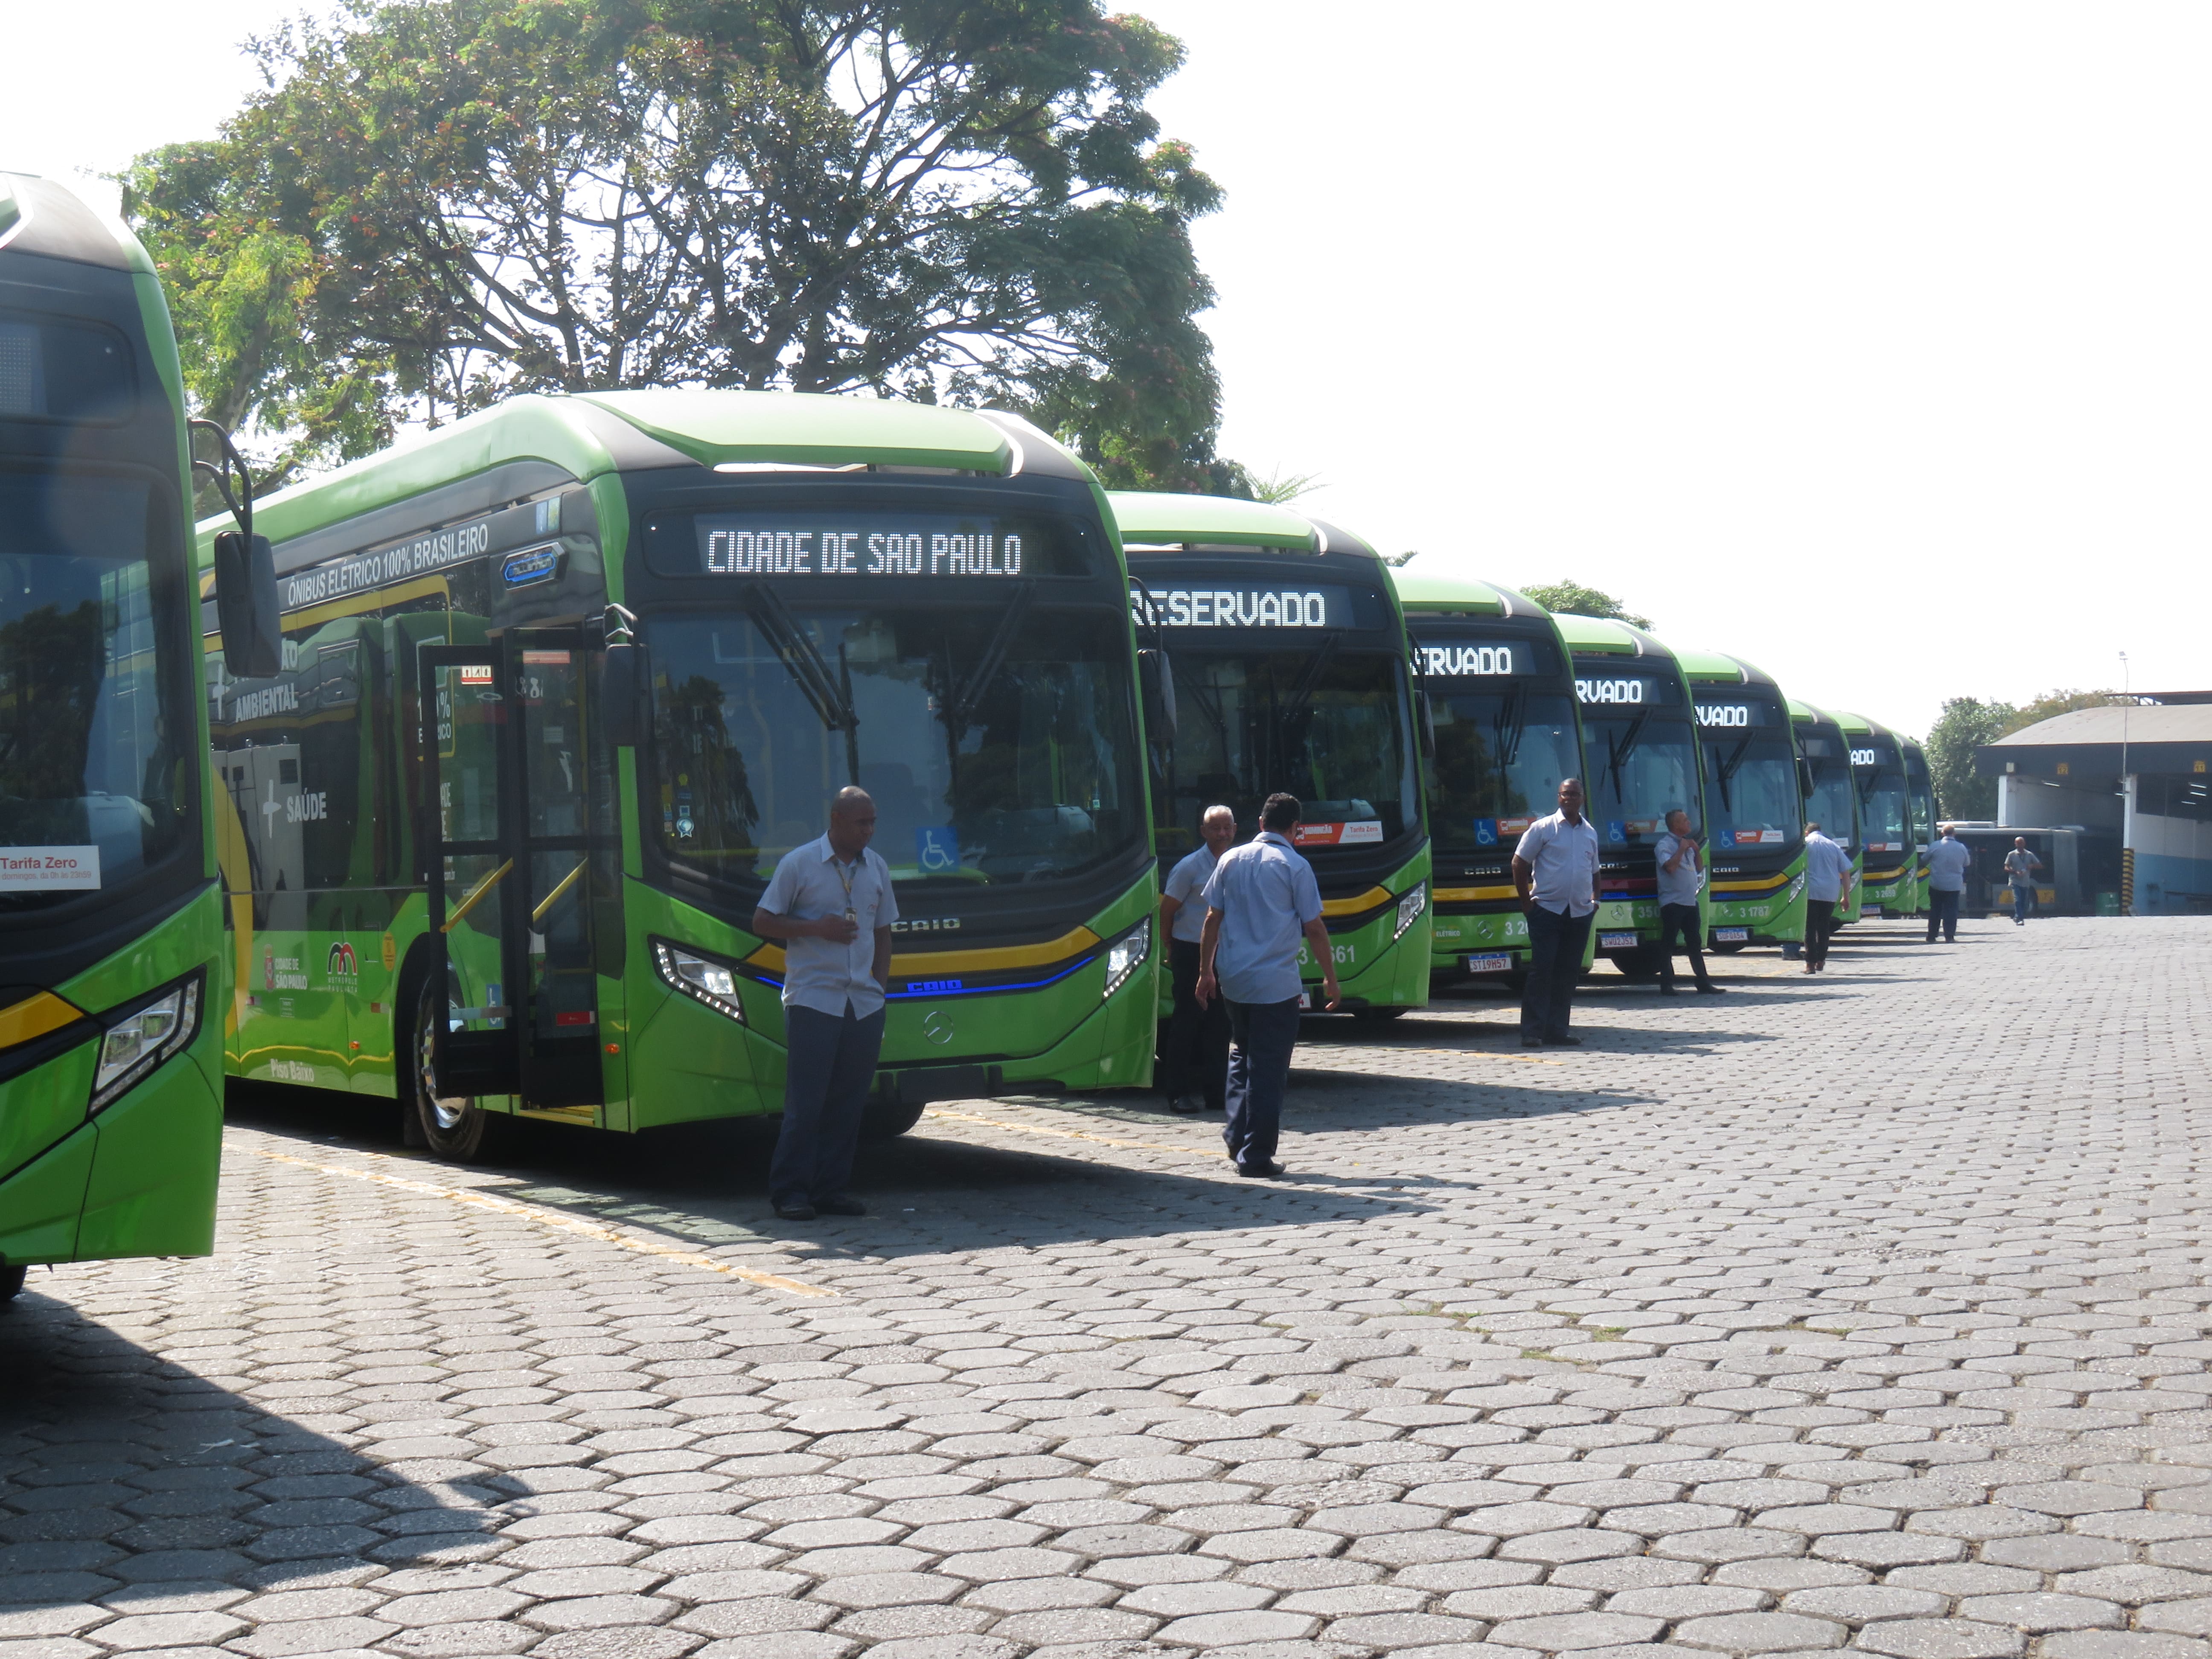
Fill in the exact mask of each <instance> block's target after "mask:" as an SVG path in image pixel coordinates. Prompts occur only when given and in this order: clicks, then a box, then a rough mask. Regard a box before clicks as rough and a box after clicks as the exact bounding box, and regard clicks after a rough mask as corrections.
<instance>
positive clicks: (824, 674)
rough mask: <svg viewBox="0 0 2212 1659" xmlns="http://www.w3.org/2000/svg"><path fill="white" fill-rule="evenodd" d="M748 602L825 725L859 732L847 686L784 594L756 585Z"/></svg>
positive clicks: (840, 730)
mask: <svg viewBox="0 0 2212 1659" xmlns="http://www.w3.org/2000/svg"><path fill="white" fill-rule="evenodd" d="M745 604H746V607H747V608H748V609H749V610H750V611H751V612H752V617H753V622H754V624H755V625H756V626H757V627H758V628H759V629H760V631H761V632H762V633H763V634H765V635H768V642H769V647H771V648H772V649H773V650H774V651H775V654H776V655H777V656H778V657H779V658H781V659H782V662H783V665H784V667H785V669H786V670H787V671H789V673H790V675H791V678H793V680H795V681H797V682H798V684H799V690H800V691H801V692H802V693H804V694H805V698H806V701H807V702H810V703H811V704H813V705H814V712H815V713H816V714H818V715H819V716H821V719H822V724H823V725H824V726H828V727H829V729H830V730H831V731H832V732H847V733H851V732H857V731H858V730H859V729H860V716H859V715H858V714H854V712H853V705H852V703H851V702H849V701H848V699H847V698H846V696H845V692H844V688H843V687H842V686H841V685H839V684H838V683H837V678H836V675H834V674H832V673H831V672H830V671H829V664H828V663H827V662H825V661H824V660H823V657H822V653H821V652H819V651H817V649H815V647H814V641H811V640H810V639H808V638H807V637H806V635H805V630H803V629H801V628H800V627H799V624H798V623H796V622H794V621H793V620H792V616H791V611H790V608H789V607H788V606H787V605H785V604H784V602H783V598H782V596H781V594H779V593H777V592H775V590H774V589H773V588H769V587H762V586H757V587H755V588H754V589H753V590H752V592H750V593H749V594H747V595H746V596H745Z"/></svg>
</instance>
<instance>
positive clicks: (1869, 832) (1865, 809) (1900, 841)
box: [1836, 712, 1920, 921]
mask: <svg viewBox="0 0 2212 1659" xmlns="http://www.w3.org/2000/svg"><path fill="white" fill-rule="evenodd" d="M1836 718H1837V720H1838V723H1839V724H1840V725H1841V726H1843V728H1844V738H1846V739H1847V740H1848V741H1849V742H1850V749H1851V775H1852V777H1853V778H1854V780H1855V781H1857V784H1858V791H1859V835H1860V841H1859V850H1860V852H1861V853H1862V854H1863V855H1864V860H1865V861H1864V873H1863V875H1862V876H1861V877H1860V880H1859V920H1861V921H1868V920H1879V919H1880V918H1881V917H1883V916H1909V915H1917V914H1918V911H1919V908H1920V854H1919V852H1918V850H1917V848H1916V846H1915V837H1914V836H1913V833H1912V805H1911V797H1912V790H1911V782H1910V781H1909V780H1908V779H1907V778H1906V776H1905V750H1904V746H1903V745H1902V744H1900V743H1899V741H1898V736H1897V733H1896V732H1893V731H1891V730H1890V729H1889V728H1888V727H1887V726H1884V725H1882V724H1881V722H1879V721H1877V720H1868V719H1866V718H1865V717H1864V716H1863V715H1859V714H1850V713H1848V712H1844V713H1839V714H1838V715H1837V717H1836Z"/></svg>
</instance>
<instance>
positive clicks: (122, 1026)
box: [85, 974, 200, 1116]
mask: <svg viewBox="0 0 2212 1659" xmlns="http://www.w3.org/2000/svg"><path fill="white" fill-rule="evenodd" d="M102 1023H103V1024H106V1027H107V1034H106V1036H103V1037H101V1038H100V1063H99V1065H98V1066H96V1067H95V1068H94V1072H93V1075H92V1103H91V1105H90V1106H89V1107H88V1108H87V1109H86V1113H85V1115H87V1116H90V1115H92V1114H93V1113H94V1112H97V1111H99V1110H100V1109H102V1108H103V1107H106V1106H109V1105H112V1104H113V1103H114V1102H115V1101H116V1100H117V1099H118V1097H120V1096H122V1095H123V1094H124V1093H125V1092H126V1091H129V1090H131V1089H132V1088H135V1087H136V1086H137V1085H138V1084H139V1083H140V1082H142V1081H143V1079H145V1078H146V1076H147V1074H148V1073H150V1072H152V1071H153V1069H154V1068H155V1066H159V1065H160V1064H161V1062H162V1061H163V1060H167V1059H168V1058H169V1057H170V1056H171V1055H173V1054H181V1053H182V1052H183V1051H184V1048H185V1045H186V1044H188V1043H190V1042H191V1040H192V1038H193V1037H194V1036H197V1034H198V1031H199V1029H200V976H199V975H197V974H194V975H192V976H191V978H190V979H188V980H186V981H185V982H184V983H183V984H181V985H173V986H171V987H169V988H168V989H167V990H166V991H162V992H161V993H159V994H156V995H155V996H154V997H153V998H151V999H150V1000H147V1001H145V1002H142V1003H140V1004H139V1005H138V1006H137V1007H135V1008H131V1009H128V1010H125V1012H122V1013H120V1014H107V1015H104V1016H102Z"/></svg>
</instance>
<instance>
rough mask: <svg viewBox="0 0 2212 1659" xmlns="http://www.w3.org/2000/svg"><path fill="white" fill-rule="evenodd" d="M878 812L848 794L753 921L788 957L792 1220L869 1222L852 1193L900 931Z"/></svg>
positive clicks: (774, 1193) (785, 861) (782, 1152)
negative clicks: (876, 847) (873, 846)
mask: <svg viewBox="0 0 2212 1659" xmlns="http://www.w3.org/2000/svg"><path fill="white" fill-rule="evenodd" d="M875 833H876V804H875V802H874V801H872V800H871V799H869V798H868V794H867V792H866V790H862V789H841V790H839V791H838V792H837V799H836V800H835V801H834V802H832V803H831V804H830V807H829V834H828V835H826V836H820V837H818V838H817V839H816V840H813V841H810V842H807V843H806V844H805V846H804V847H794V848H792V849H791V851H789V852H788V853H786V854H784V855H783V857H782V859H781V860H780V861H778V863H777V865H776V866H775V875H773V876H772V877H770V878H769V884H768V887H767V889H766V890H765V891H763V893H762V894H761V896H760V908H758V909H757V910H755V911H754V912H753V932H755V933H758V934H759V935H761V937H762V938H763V939H781V940H783V941H784V946H783V1026H784V1042H785V1047H786V1054H785V1059H784V1073H783V1127H782V1129H781V1132H780V1133H778V1134H777V1136H776V1138H775V1162H773V1163H772V1164H769V1176H768V1187H769V1201H770V1202H771V1203H773V1204H774V1205H775V1212H776V1214H778V1215H779V1216H781V1217H782V1218H784V1219H785V1220H787V1221H811V1220H813V1219H814V1218H815V1217H816V1216H817V1214H819V1215H866V1214H867V1212H868V1206H866V1205H865V1204H863V1203H861V1202H860V1200H859V1199H857V1198H854V1197H853V1196H852V1195H851V1194H849V1193H848V1192H847V1191H846V1190H845V1183H846V1182H848V1181H849V1180H850V1179H851V1178H852V1174H853V1154H854V1151H855V1150H856V1149H857V1148H858V1147H859V1146H860V1114H861V1111H862V1110H863V1109H865V1108H866V1105H867V1103H868V1085H869V1084H870V1083H871V1082H872V1080H873V1079H874V1078H875V1074H876V1056H877V1055H878V1054H880V1053H881V1052H882V1051H883V1046H884V992H885V991H887V990H889V989H890V974H891V924H892V923H893V922H895V921H897V920H898V901H897V900H896V898H894V897H893V896H891V872H890V866H888V865H886V864H885V863H884V861H883V859H882V858H881V857H880V856H879V855H878V854H875V853H872V852H871V851H869V850H868V842H869V840H870V838H871V837H872V836H874V835H875Z"/></svg>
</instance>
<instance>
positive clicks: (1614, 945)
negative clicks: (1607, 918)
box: [1597, 933, 1636, 951]
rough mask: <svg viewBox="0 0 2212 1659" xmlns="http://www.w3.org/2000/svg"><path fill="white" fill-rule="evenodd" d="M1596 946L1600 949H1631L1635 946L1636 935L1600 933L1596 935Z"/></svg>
mask: <svg viewBox="0 0 2212 1659" xmlns="http://www.w3.org/2000/svg"><path fill="white" fill-rule="evenodd" d="M1597 948H1598V949H1599V950H1601V951H1633V950H1634V949H1635V948H1636V935H1635V934H1633V933H1600V934H1599V935H1598V936H1597Z"/></svg>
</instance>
